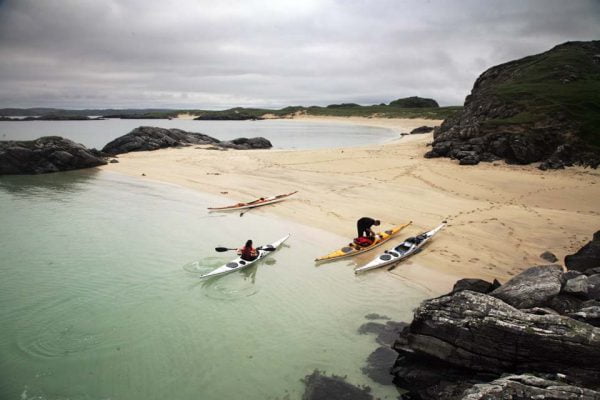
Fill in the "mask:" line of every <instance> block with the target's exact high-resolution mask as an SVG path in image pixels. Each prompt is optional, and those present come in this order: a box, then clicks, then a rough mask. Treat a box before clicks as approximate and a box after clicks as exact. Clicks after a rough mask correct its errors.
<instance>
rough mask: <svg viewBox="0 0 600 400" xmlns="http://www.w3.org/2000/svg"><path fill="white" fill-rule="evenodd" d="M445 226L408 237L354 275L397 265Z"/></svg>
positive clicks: (358, 269)
mask: <svg viewBox="0 0 600 400" xmlns="http://www.w3.org/2000/svg"><path fill="white" fill-rule="evenodd" d="M444 225H446V224H441V225H440V226H438V227H437V228H435V229H432V230H430V231H429V232H424V233H421V234H420V235H417V236H414V237H410V238H408V239H406V240H405V241H404V242H402V243H400V244H399V245H398V246H396V247H394V248H393V249H391V250H386V251H385V252H384V253H383V254H381V255H379V256H377V258H375V259H373V260H371V262H369V263H367V264H365V265H363V266H362V267H360V268H357V269H355V270H354V273H355V274H359V273H361V272H365V271H368V270H370V269H375V268H380V267H385V266H386V265H390V264H394V263H397V262H399V261H401V260H403V259H405V258H407V257H410V256H411V255H413V254H415V253H416V252H418V251H419V250H420V249H421V247H423V246H424V245H425V243H427V242H428V241H429V239H431V238H432V237H433V236H434V235H435V234H436V233H438V232H439V231H440V229H442V228H443V227H444Z"/></svg>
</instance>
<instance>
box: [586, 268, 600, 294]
mask: <svg viewBox="0 0 600 400" xmlns="http://www.w3.org/2000/svg"><path fill="white" fill-rule="evenodd" d="M587 284H588V290H587V295H588V298H589V299H592V300H600V274H595V275H590V276H589V277H588V281H587Z"/></svg>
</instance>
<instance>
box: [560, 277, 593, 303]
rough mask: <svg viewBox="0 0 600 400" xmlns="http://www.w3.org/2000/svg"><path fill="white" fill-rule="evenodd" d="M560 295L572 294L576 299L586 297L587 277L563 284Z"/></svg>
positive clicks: (570, 280) (576, 278)
mask: <svg viewBox="0 0 600 400" xmlns="http://www.w3.org/2000/svg"><path fill="white" fill-rule="evenodd" d="M561 292H562V293H567V294H572V295H573V296H578V297H583V298H585V297H587V294H588V277H587V276H585V275H580V276H577V277H575V278H573V279H569V280H568V281H566V282H565V286H564V287H563V288H562V291H561Z"/></svg>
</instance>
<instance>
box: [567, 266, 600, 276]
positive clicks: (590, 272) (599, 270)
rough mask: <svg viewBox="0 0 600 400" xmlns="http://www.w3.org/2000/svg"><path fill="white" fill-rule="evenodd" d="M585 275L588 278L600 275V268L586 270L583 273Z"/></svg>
mask: <svg viewBox="0 0 600 400" xmlns="http://www.w3.org/2000/svg"><path fill="white" fill-rule="evenodd" d="M572 272H575V271H572ZM583 273H584V274H586V275H587V276H591V275H596V274H600V267H596V268H589V269H586V270H585V271H583Z"/></svg>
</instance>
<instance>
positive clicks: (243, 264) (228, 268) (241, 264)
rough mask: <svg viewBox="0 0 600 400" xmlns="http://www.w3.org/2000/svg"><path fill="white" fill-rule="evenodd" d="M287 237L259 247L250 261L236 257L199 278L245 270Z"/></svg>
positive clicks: (272, 250)
mask: <svg viewBox="0 0 600 400" xmlns="http://www.w3.org/2000/svg"><path fill="white" fill-rule="evenodd" d="M289 237H290V235H289V234H288V235H287V236H284V237H282V238H281V239H279V240H278V241H276V242H273V243H271V244H267V245H264V246H261V247H259V248H258V249H257V250H258V257H256V258H255V259H254V260H252V261H246V260H242V258H241V257H238V258H236V259H235V260H233V261H230V262H228V263H227V264H225V265H223V266H221V267H219V268H217V269H215V270H213V271H211V272H209V273H208V274H204V275H202V276H200V278H213V277H215V276H220V275H225V274H228V273H230V272H234V271H239V270H241V269H244V268H247V267H249V266H251V265H252V264H254V263H256V262H257V261H260V260H262V259H263V258H265V257H267V256H268V255H269V254H271V253H273V252H274V251H275V250H277V248H278V247H279V246H281V244H282V243H283V242H285V241H286V240H287V239H288V238H289Z"/></svg>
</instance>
